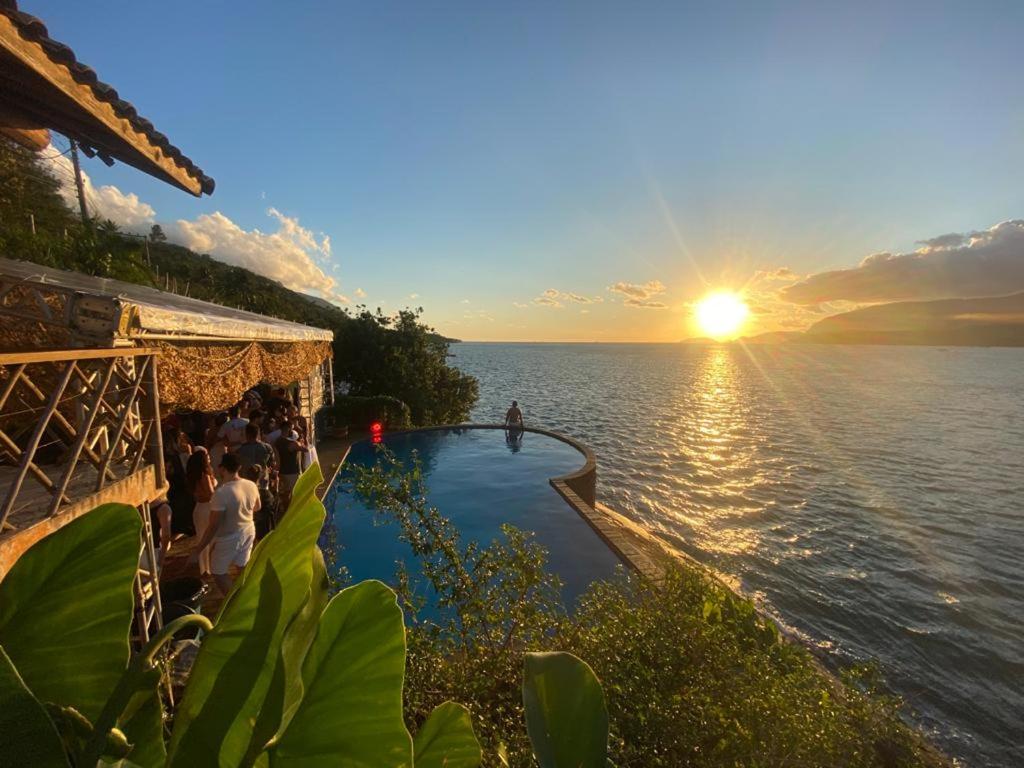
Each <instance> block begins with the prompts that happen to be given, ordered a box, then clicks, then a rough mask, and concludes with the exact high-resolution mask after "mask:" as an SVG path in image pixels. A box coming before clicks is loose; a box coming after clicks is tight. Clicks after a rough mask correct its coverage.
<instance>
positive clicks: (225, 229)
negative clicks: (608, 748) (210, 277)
mask: <svg viewBox="0 0 1024 768" xmlns="http://www.w3.org/2000/svg"><path fill="white" fill-rule="evenodd" d="M267 215H268V216H270V217H271V218H273V219H275V220H277V222H278V228H277V231H276V232H270V233H266V232H261V231H260V230H258V229H251V230H246V229H243V228H242V227H240V226H238V225H237V224H236V223H235V222H233V221H232V220H231V219H229V218H228V217H227V216H225V215H224V214H223V213H221V212H220V211H215V212H214V213H204V214H203V215H201V216H199V217H198V218H196V219H192V220H187V219H178V221H176V222H174V223H173V224H168V225H166V226H164V231H165V233H166V234H167V238H168V239H169V240H170V241H171V242H175V243H179V244H180V245H184V246H185V247H186V248H189V249H191V250H193V251H198V252H199V253H208V254H209V255H210V256H212V257H214V258H215V259H217V260H218V261H223V262H225V263H226V264H233V265H235V266H238V267H245V268H246V269H250V270H252V271H253V272H256V273H257V274H260V275H264V276H265V277H269V278H270V279H271V280H276V281H277V282H279V283H281V284H282V285H284V286H285V287H286V288H291V289H292V290H296V291H303V292H308V291H313V292H317V293H320V294H321V295H323V296H325V297H327V298H332V299H337V300H339V301H345V302H347V301H348V299H346V298H345V297H343V296H341V295H340V294H339V293H338V292H337V290H336V287H337V285H336V281H335V280H334V278H333V277H330V276H329V275H327V274H326V273H324V271H323V270H322V269H321V268H320V266H319V264H317V260H318V256H320V255H324V254H325V255H326V256H328V257H329V256H330V241H328V240H326V239H321V240H320V241H317V240H316V238H314V237H312V235H311V233H310V232H309V230H306V229H304V228H303V227H301V226H300V225H299V223H298V219H295V218H292V217H288V216H284V215H282V214H280V213H279V212H277V211H275V210H274V209H270V210H268V211H267Z"/></svg>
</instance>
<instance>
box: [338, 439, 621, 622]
mask: <svg viewBox="0 0 1024 768" xmlns="http://www.w3.org/2000/svg"><path fill="white" fill-rule="evenodd" d="M384 444H385V445H386V446H387V448H388V449H389V450H391V451H392V452H393V453H394V454H395V456H396V457H397V458H398V459H399V460H401V461H402V462H403V463H404V464H406V466H411V464H412V458H413V452H414V451H415V452H416V453H417V454H418V456H419V459H420V462H421V463H422V467H423V473H424V478H425V483H426V486H427V490H428V499H429V502H430V504H431V505H433V506H435V507H437V509H438V510H439V511H440V512H441V514H442V515H444V516H445V517H447V518H449V519H450V520H451V521H452V522H453V523H455V525H456V526H457V527H458V529H459V531H460V533H461V536H462V541H463V542H464V543H467V542H469V541H478V542H480V543H481V544H487V543H490V542H491V541H493V540H494V539H496V538H500V537H501V530H500V529H501V525H502V524H503V523H509V524H511V525H514V526H516V527H517V528H520V529H522V530H527V531H533V532H534V533H536V540H537V542H538V543H540V544H541V545H542V546H543V547H544V548H545V549H547V550H548V570H549V571H551V572H553V573H556V574H558V576H559V577H561V579H562V582H563V588H562V599H563V601H564V603H565V605H566V606H571V605H573V604H574V602H575V600H576V598H577V597H578V596H579V595H580V594H581V593H582V592H583V591H584V590H585V589H586V587H587V585H588V584H590V582H591V581H593V580H595V579H599V578H607V577H609V576H611V575H613V574H614V572H615V568H616V566H617V565H619V563H620V561H619V559H618V557H617V556H616V555H615V554H614V553H613V552H612V551H611V550H610V549H608V547H607V546H606V545H605V544H604V542H603V541H602V540H601V539H600V538H598V536H597V534H596V533H594V531H593V530H592V529H591V528H590V526H589V525H587V523H586V522H585V521H584V520H583V519H582V518H581V517H580V516H579V515H578V514H577V513H576V511H575V510H574V509H572V508H571V507H570V506H569V505H568V504H566V503H565V501H564V500H563V499H562V497H561V496H559V495H558V493H556V492H555V489H554V488H552V487H551V485H550V484H549V483H548V480H549V479H550V478H552V477H558V476H559V475H564V474H568V473H570V472H573V471H575V470H577V469H579V468H580V467H582V466H583V463H584V457H583V456H582V455H581V454H580V452H579V451H577V450H576V449H575V448H573V447H572V446H571V445H568V444H566V443H563V442H562V441H561V440H556V439H555V438H552V437H547V436H545V435H540V434H536V433H532V432H526V433H525V434H523V435H522V437H521V439H520V440H519V441H518V442H516V443H513V444H510V443H509V442H507V441H506V437H505V433H504V431H502V430H500V429H451V430H429V431H422V432H406V433H402V434H396V435H388V436H386V437H385V438H384ZM376 460H377V456H376V449H375V446H373V445H372V444H371V443H370V442H369V441H363V442H359V443H356V444H354V445H353V446H352V450H351V452H350V453H349V456H348V459H347V460H346V465H347V466H352V465H361V466H372V465H373V464H374V463H375V462H376ZM346 480H347V475H346V472H345V470H344V468H343V470H342V472H341V473H340V475H339V478H338V480H336V481H335V485H334V487H333V488H332V489H331V492H330V493H329V494H328V497H327V498H326V499H325V505H326V506H327V511H328V520H327V526H328V529H330V528H331V527H332V526H333V536H330V537H325V542H326V543H327V546H330V547H335V548H336V550H337V558H336V561H337V562H338V564H340V565H342V566H344V567H345V568H347V569H348V572H349V575H350V576H351V578H352V580H353V581H356V582H358V581H361V580H363V579H380V580H382V581H384V582H388V583H391V582H393V581H394V573H395V564H396V562H398V561H403V562H405V563H406V565H407V566H408V567H409V572H410V574H416V573H418V568H416V567H415V566H416V562H415V558H414V557H413V556H412V553H411V551H410V550H409V547H408V545H406V544H405V543H403V542H401V541H399V540H398V527H397V525H396V524H395V523H393V522H382V521H381V519H380V517H381V516H378V515H374V513H373V511H372V510H371V509H369V508H368V507H367V506H366V505H365V503H364V502H363V501H362V500H361V499H359V498H358V497H356V496H355V495H353V494H352V493H351V492H350V489H349V487H348V484H347V482H346Z"/></svg>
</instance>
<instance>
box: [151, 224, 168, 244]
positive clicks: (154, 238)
mask: <svg viewBox="0 0 1024 768" xmlns="http://www.w3.org/2000/svg"><path fill="white" fill-rule="evenodd" d="M149 240H150V242H152V243H163V242H166V241H167V235H165V234H164V229H163V227H161V226H160V225H159V224H154V225H153V227H152V229H150V230H149Z"/></svg>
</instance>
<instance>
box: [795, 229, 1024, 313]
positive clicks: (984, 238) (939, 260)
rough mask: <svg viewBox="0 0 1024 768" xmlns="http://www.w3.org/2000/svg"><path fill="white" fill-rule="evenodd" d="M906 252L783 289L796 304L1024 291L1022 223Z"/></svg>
mask: <svg viewBox="0 0 1024 768" xmlns="http://www.w3.org/2000/svg"><path fill="white" fill-rule="evenodd" d="M920 245H921V247H920V248H918V249H917V250H916V251H912V252H910V253H888V252H883V253H875V254H872V255H870V256H868V257H867V258H865V259H864V260H863V261H861V263H860V264H859V265H858V266H856V267H853V268H851V269H837V270H832V271H828V272H819V273H818V274H815V275H811V276H810V277H808V278H806V279H804V280H801V281H800V282H797V283H795V284H793V285H790V286H787V287H785V288H783V289H782V290H781V292H780V296H781V298H783V299H784V300H786V301H790V302H793V303H795V304H805V305H806V304H821V303H823V302H834V301H839V300H844V301H852V302H882V301H899V300H905V299H939V298H954V297H962V298H969V297H975V296H998V295H1005V294H1009V293H1014V292H1016V291H1021V290H1024V220H1021V219H1017V220H1013V221H1004V222H1002V223H1000V224H996V225H995V226H993V227H990V228H989V229H986V230H982V231H980V232H967V233H963V234H960V233H952V234H946V235H940V236H939V237H935V238H932V239H930V240H923V241H921V242H920Z"/></svg>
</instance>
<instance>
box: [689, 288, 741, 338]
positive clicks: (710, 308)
mask: <svg viewBox="0 0 1024 768" xmlns="http://www.w3.org/2000/svg"><path fill="white" fill-rule="evenodd" d="M749 314H750V308H749V307H747V305H746V303H744V301H743V299H742V298H740V296H739V294H736V293H733V292H732V291H716V292H715V293H711V294H708V295H707V296H705V297H704V298H703V299H701V300H700V301H698V302H697V306H696V307H695V308H694V316H695V317H696V319H697V325H698V326H700V330H701V332H702V333H704V334H705V335H707V336H710V337H711V338H713V339H718V340H720V341H721V340H724V339H729V338H732V337H733V336H735V335H736V332H737V331H739V329H740V328H741V327H742V326H743V322H744V321H745V320H746V319H747V315H749Z"/></svg>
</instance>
